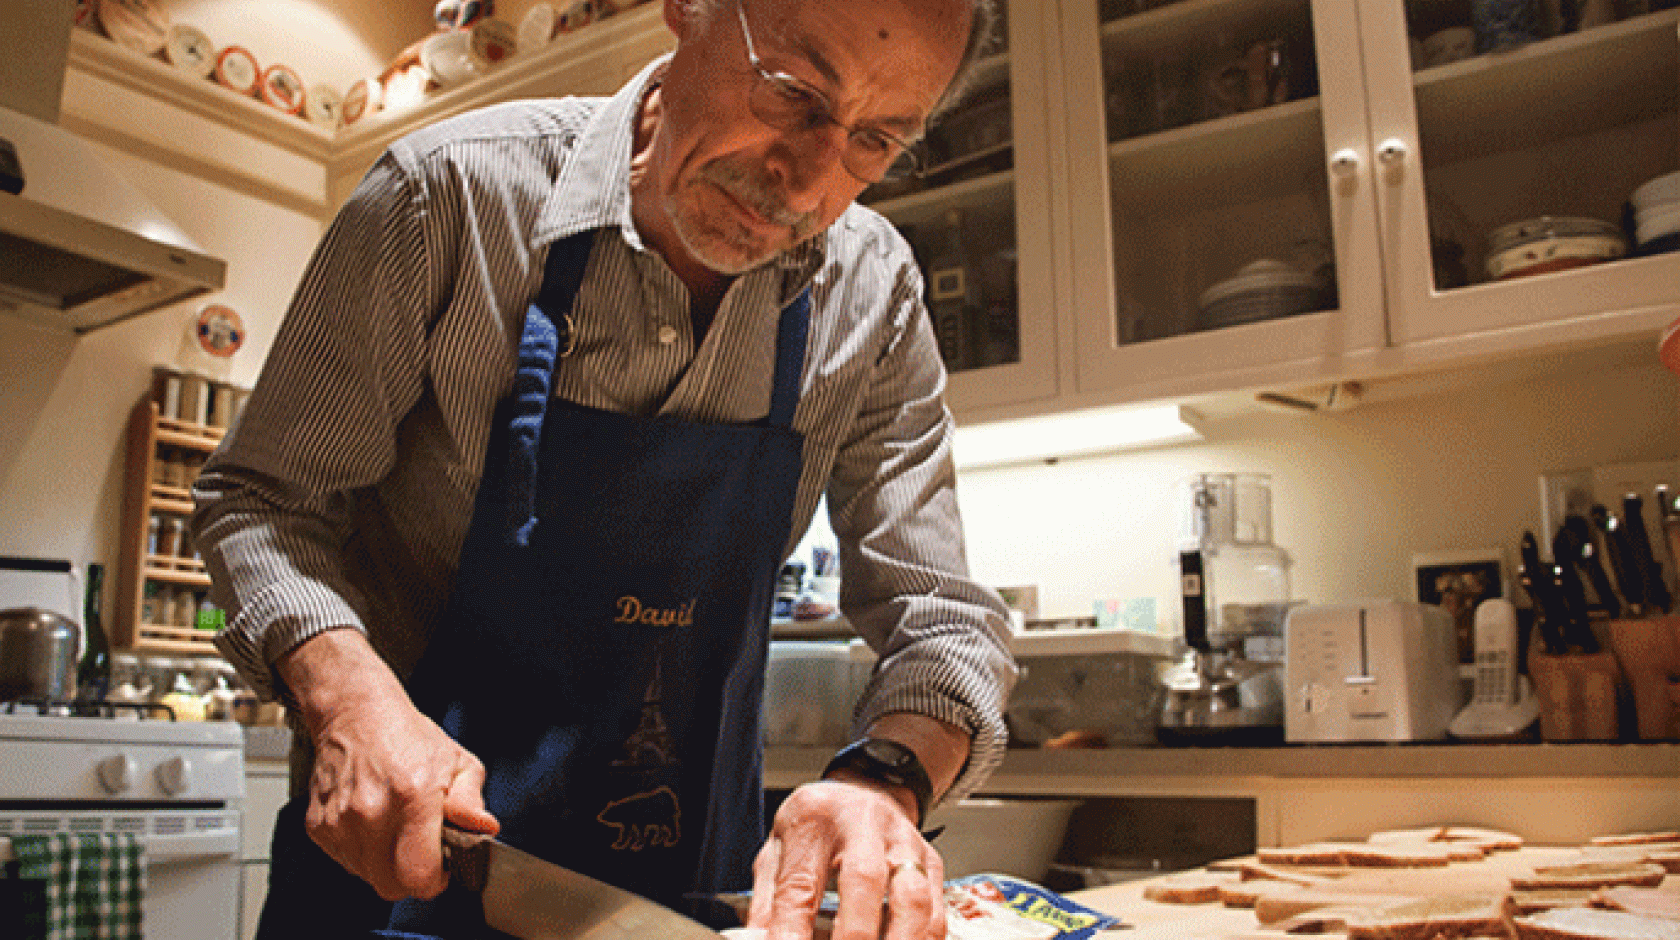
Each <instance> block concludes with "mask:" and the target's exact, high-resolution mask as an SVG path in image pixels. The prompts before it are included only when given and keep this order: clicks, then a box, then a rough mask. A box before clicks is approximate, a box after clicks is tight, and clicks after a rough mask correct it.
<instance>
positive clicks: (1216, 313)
mask: <svg viewBox="0 0 1680 940" xmlns="http://www.w3.org/2000/svg"><path fill="white" fill-rule="evenodd" d="M1321 302H1322V292H1321V289H1320V285H1319V283H1318V281H1317V279H1315V278H1314V277H1312V276H1311V275H1309V274H1303V273H1301V272H1300V271H1297V270H1295V269H1294V268H1292V267H1290V266H1289V265H1287V264H1284V263H1283V262H1281V261H1276V260H1273V259H1271V258H1262V259H1260V260H1259V261H1255V262H1253V263H1251V264H1249V265H1246V266H1245V267H1244V268H1243V269H1242V270H1241V271H1238V272H1237V274H1236V276H1235V277H1232V278H1228V279H1226V280H1223V281H1220V282H1219V283H1217V284H1215V285H1213V286H1212V287H1210V288H1208V289H1207V290H1205V291H1203V292H1202V297H1201V301H1200V303H1199V304H1198V307H1199V308H1200V316H1199V317H1198V318H1197V321H1196V325H1197V327H1198V328H1199V329H1204V330H1213V329H1220V328H1222V327H1227V326H1236V325H1238V324H1241V323H1254V322H1257V321H1260V320H1272V319H1276V318H1278V317H1287V316H1290V315H1292V314H1296V313H1306V312H1307V311H1309V310H1317V309H1318V308H1319V306H1320V304H1321Z"/></svg>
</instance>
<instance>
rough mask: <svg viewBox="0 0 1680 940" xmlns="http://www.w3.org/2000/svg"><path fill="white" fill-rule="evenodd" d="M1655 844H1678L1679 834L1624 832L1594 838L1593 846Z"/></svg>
mask: <svg viewBox="0 0 1680 940" xmlns="http://www.w3.org/2000/svg"><path fill="white" fill-rule="evenodd" d="M1657 842H1680V832H1672V831H1667V830H1664V831H1661V832H1625V833H1622V834H1621V835H1614V836H1594V837H1593V839H1592V844H1593V845H1651V844H1652V843H1657Z"/></svg>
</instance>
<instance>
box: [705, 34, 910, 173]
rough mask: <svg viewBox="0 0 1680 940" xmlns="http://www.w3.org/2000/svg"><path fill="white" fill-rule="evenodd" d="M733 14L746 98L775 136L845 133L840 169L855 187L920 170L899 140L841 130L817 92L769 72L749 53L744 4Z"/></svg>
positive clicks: (877, 132)
mask: <svg viewBox="0 0 1680 940" xmlns="http://www.w3.org/2000/svg"><path fill="white" fill-rule="evenodd" d="M735 12H736V14H737V15H738V16H739V18H740V20H741V36H742V37H743V38H744V39H746V41H747V61H748V62H750V63H752V67H753V71H754V72H756V73H758V80H757V81H755V82H753V84H752V89H751V90H750V91H749V92H748V93H747V105H748V106H749V107H750V108H751V109H752V113H753V116H754V117H756V118H758V119H759V120H760V121H763V122H764V123H765V124H767V125H769V126H770V127H773V128H775V129H776V130H779V131H786V132H789V133H795V134H802V133H807V132H809V131H814V130H817V129H818V128H822V127H827V126H828V125H830V124H832V125H834V126H836V127H839V128H840V129H841V130H844V131H845V132H846V144H845V146H844V147H842V148H841V149H840V165H841V166H843V167H845V168H846V172H848V173H850V174H852V175H853V176H855V177H857V178H858V180H859V181H860V182H864V183H875V182H879V181H881V180H884V179H894V180H896V179H903V178H905V177H907V176H910V175H912V174H914V173H915V172H916V171H917V170H918V169H920V168H921V161H920V160H919V159H918V158H917V156H916V150H915V148H914V147H913V146H912V145H911V144H910V143H909V142H908V141H906V140H904V139H903V138H902V137H898V136H897V135H894V134H892V133H889V132H887V131H884V130H882V129H880V128H878V127H847V126H845V125H844V124H841V123H840V122H839V121H837V120H835V118H834V108H833V107H831V106H830V105H829V103H828V98H827V96H825V95H824V94H823V93H822V92H820V91H818V90H817V89H815V88H813V87H812V86H811V85H810V83H808V82H805V81H802V80H800V79H798V78H795V77H793V76H792V75H789V74H787V73H786V72H772V71H770V70H769V69H767V68H765V67H764V63H763V62H760V61H759V58H758V53H757V52H756V51H755V50H754V49H753V38H752V30H750V29H748V28H747V11H746V4H744V3H739V4H736V6H735Z"/></svg>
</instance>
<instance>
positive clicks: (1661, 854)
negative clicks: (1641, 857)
mask: <svg viewBox="0 0 1680 940" xmlns="http://www.w3.org/2000/svg"><path fill="white" fill-rule="evenodd" d="M1645 861H1647V862H1650V863H1651V864H1653V865H1661V866H1662V867H1663V868H1664V869H1665V870H1666V871H1667V872H1668V873H1669V874H1671V875H1680V848H1675V849H1663V850H1661V851H1656V852H1647V853H1645Z"/></svg>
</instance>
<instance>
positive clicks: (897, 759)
mask: <svg viewBox="0 0 1680 940" xmlns="http://www.w3.org/2000/svg"><path fill="white" fill-rule="evenodd" d="M863 749H864V751H865V752H867V753H868V754H869V756H870V757H873V758H875V759H876V760H878V761H880V762H881V763H883V764H886V765H887V766H889V767H902V766H904V764H905V763H906V760H905V757H906V755H905V754H904V751H903V749H901V748H900V747H899V746H898V745H896V744H894V743H893V742H891V741H881V740H873V739H872V740H869V741H865V742H864V743H863Z"/></svg>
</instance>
